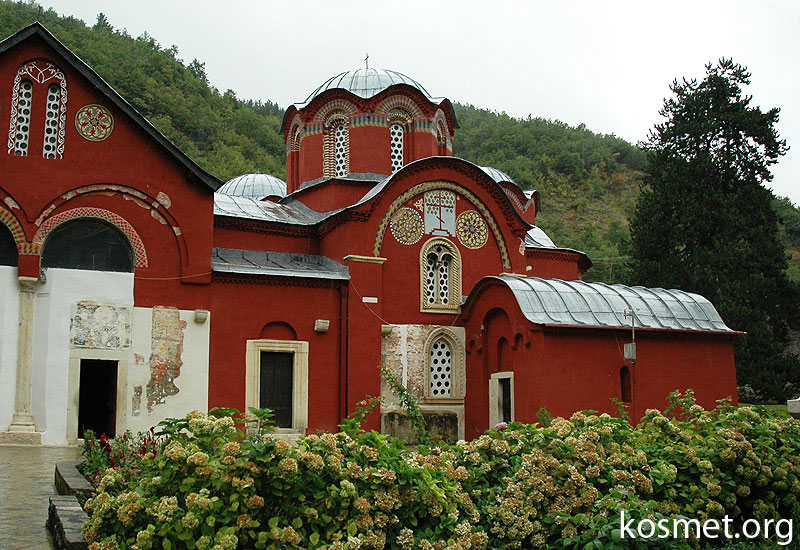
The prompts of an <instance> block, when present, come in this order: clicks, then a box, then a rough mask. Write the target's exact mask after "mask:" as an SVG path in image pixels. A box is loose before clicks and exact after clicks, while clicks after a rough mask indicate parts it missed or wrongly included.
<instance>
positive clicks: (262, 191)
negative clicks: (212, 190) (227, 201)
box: [217, 174, 286, 200]
mask: <svg viewBox="0 0 800 550" xmlns="http://www.w3.org/2000/svg"><path fill="white" fill-rule="evenodd" d="M217 193H221V194H223V195H231V196H234V197H248V198H251V199H256V200H261V199H264V198H266V197H285V196H286V182H285V181H283V180H282V179H280V178H276V177H275V176H270V175H269V174H242V175H241V176H236V177H235V178H233V179H232V180H229V181H227V182H225V183H224V184H223V185H222V186H221V187H220V188H219V189H217Z"/></svg>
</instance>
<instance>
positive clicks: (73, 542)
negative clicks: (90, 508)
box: [47, 495, 89, 550]
mask: <svg viewBox="0 0 800 550" xmlns="http://www.w3.org/2000/svg"><path fill="white" fill-rule="evenodd" d="M87 521H89V516H87V515H86V512H84V511H83V508H81V505H80V503H79V502H78V499H77V498H75V496H74V495H53V496H51V497H50V505H49V507H48V511H47V528H48V529H49V530H50V533H51V534H52V536H53V546H54V547H55V548H56V549H58V550H86V549H87V548H88V546H87V544H86V541H85V540H84V538H83V533H82V532H81V530H82V529H83V524H84V523H86V522H87Z"/></svg>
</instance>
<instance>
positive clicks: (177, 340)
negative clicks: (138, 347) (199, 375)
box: [146, 306, 186, 412]
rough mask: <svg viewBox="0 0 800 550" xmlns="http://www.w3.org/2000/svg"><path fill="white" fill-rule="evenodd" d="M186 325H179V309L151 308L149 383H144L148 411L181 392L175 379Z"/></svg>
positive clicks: (183, 322)
mask: <svg viewBox="0 0 800 550" xmlns="http://www.w3.org/2000/svg"><path fill="white" fill-rule="evenodd" d="M185 329H186V321H181V314H180V311H178V308H175V307H161V306H156V307H154V308H153V325H152V335H151V349H150V381H149V382H148V383H147V388H146V396H147V410H148V411H149V412H152V411H153V407H154V406H156V405H159V404H161V403H163V402H164V400H165V399H166V398H167V397H169V396H171V395H175V394H177V393H178V392H179V391H180V390H179V388H178V387H177V386H176V385H175V379H176V378H178V377H179V376H180V375H181V366H182V365H183V361H182V359H181V356H182V355H183V333H184V330H185Z"/></svg>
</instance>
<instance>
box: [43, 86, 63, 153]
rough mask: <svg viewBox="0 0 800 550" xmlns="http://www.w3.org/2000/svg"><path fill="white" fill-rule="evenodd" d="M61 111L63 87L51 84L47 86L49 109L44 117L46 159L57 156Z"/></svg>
mask: <svg viewBox="0 0 800 550" xmlns="http://www.w3.org/2000/svg"><path fill="white" fill-rule="evenodd" d="M60 111H61V87H60V86H59V85H58V84H50V86H48V87H47V110H46V111H45V117H44V144H43V145H42V156H43V157H44V158H46V159H54V158H56V151H57V141H58V116H59V112H60Z"/></svg>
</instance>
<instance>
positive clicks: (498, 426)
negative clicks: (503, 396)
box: [494, 422, 508, 430]
mask: <svg viewBox="0 0 800 550" xmlns="http://www.w3.org/2000/svg"><path fill="white" fill-rule="evenodd" d="M503 428H508V424H507V423H505V422H498V423H497V424H495V425H494V429H495V430H502V429H503Z"/></svg>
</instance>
